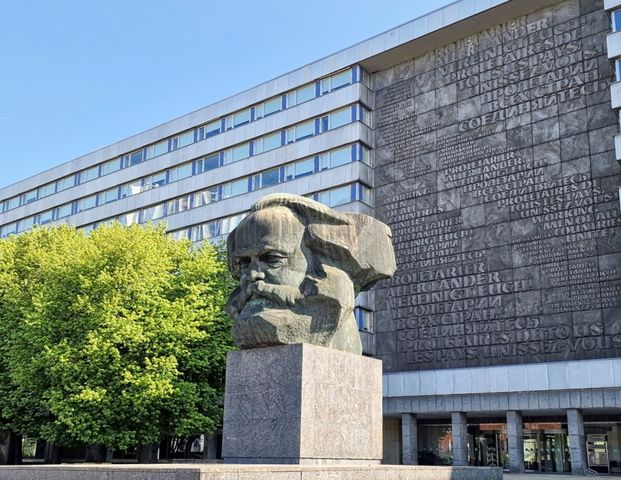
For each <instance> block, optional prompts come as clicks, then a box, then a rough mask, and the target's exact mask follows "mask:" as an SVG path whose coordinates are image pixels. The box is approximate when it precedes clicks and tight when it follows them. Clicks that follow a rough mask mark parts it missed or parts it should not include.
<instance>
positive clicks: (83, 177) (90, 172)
mask: <svg viewBox="0 0 621 480" xmlns="http://www.w3.org/2000/svg"><path fill="white" fill-rule="evenodd" d="M98 176H99V166H96V167H91V168H87V169H86V170H82V171H81V172H80V183H85V182H90V181H91V180H95V179H96V178H97V177H98Z"/></svg>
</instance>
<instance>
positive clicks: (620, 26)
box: [610, 8, 621, 32]
mask: <svg viewBox="0 0 621 480" xmlns="http://www.w3.org/2000/svg"><path fill="white" fill-rule="evenodd" d="M610 20H611V23H612V31H613V32H618V31H621V8H620V9H618V10H614V11H613V12H611V13H610Z"/></svg>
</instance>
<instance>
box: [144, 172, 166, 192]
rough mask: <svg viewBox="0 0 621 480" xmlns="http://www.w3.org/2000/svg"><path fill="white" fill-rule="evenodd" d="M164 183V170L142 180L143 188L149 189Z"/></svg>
mask: <svg viewBox="0 0 621 480" xmlns="http://www.w3.org/2000/svg"><path fill="white" fill-rule="evenodd" d="M163 185H166V172H160V173H156V174H154V175H151V176H149V177H147V178H145V181H144V189H145V190H149V189H150V188H155V187H161V186H163Z"/></svg>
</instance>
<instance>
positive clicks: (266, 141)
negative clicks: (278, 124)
mask: <svg viewBox="0 0 621 480" xmlns="http://www.w3.org/2000/svg"><path fill="white" fill-rule="evenodd" d="M280 137H281V135H280V132H276V133H272V134H271V135H267V136H265V137H263V151H265V152H268V151H270V150H274V149H275V148H278V147H280V146H281V145H280V143H281V141H280Z"/></svg>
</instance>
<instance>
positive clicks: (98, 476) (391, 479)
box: [0, 464, 502, 480]
mask: <svg viewBox="0 0 621 480" xmlns="http://www.w3.org/2000/svg"><path fill="white" fill-rule="evenodd" d="M42 478H44V479H45V480H102V479H105V480H502V470H501V469H500V468H497V467H434V466H401V465H325V466H323V465H322V466H318V465H213V464H212V465H187V464H185V465H184V464H166V465H164V464H161V465H84V464H77V465H36V466H35V465H20V466H3V467H0V480H35V479H37V480H38V479H42Z"/></svg>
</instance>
